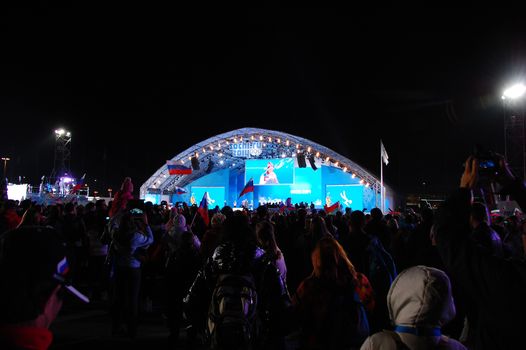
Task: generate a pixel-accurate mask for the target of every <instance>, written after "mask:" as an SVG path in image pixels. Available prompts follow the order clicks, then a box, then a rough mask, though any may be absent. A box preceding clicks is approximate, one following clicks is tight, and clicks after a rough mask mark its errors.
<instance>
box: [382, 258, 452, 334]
mask: <svg viewBox="0 0 526 350" xmlns="http://www.w3.org/2000/svg"><path fill="white" fill-rule="evenodd" d="M387 305H388V307H389V316H390V318H391V320H392V321H393V322H394V323H395V324H396V325H402V326H413V327H441V326H442V325H444V324H445V323H447V322H448V321H450V320H451V319H452V318H453V317H455V304H454V302H453V296H452V294H451V284H450V283H449V278H448V277H447V275H446V274H445V273H444V272H443V271H441V270H438V269H435V268H432V267H427V266H414V267H411V268H408V269H406V270H404V271H402V272H401V273H400V274H399V275H398V277H397V278H396V279H395V280H394V281H393V284H392V285H391V288H390V289H389V293H388V294H387Z"/></svg>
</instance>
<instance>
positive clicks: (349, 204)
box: [325, 185, 363, 210]
mask: <svg viewBox="0 0 526 350" xmlns="http://www.w3.org/2000/svg"><path fill="white" fill-rule="evenodd" d="M325 190H326V192H325V204H328V205H331V204H334V203H336V202H338V201H339V202H340V205H341V206H342V208H351V209H352V210H362V209H363V186H362V185H327V186H326V187H325Z"/></svg>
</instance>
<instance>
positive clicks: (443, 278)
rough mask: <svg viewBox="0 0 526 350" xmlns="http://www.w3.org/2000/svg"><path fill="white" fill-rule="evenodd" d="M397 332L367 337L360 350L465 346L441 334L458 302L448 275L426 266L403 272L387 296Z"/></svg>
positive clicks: (411, 268) (415, 349) (384, 332)
mask: <svg viewBox="0 0 526 350" xmlns="http://www.w3.org/2000/svg"><path fill="white" fill-rule="evenodd" d="M387 304H388V308H389V317H390V319H391V322H392V323H393V325H394V331H386V330H384V331H382V332H378V333H376V334H373V335H371V336H370V337H368V338H367V339H366V340H365V342H364V343H363V345H362V347H361V348H360V349H361V350H392V349H393V350H394V349H410V350H424V349H450V350H453V349H455V350H457V349H458V350H461V349H466V347H465V346H464V345H462V344H461V343H460V342H458V341H456V340H454V339H451V338H449V337H447V336H445V335H442V333H441V327H442V326H443V325H445V324H446V323H447V322H449V321H450V320H451V319H453V317H454V316H455V304H454V301H453V296H452V294H451V284H450V282H449V278H448V277H447V275H446V274H445V273H444V272H443V271H441V270H438V269H435V268H432V267H427V266H414V267H410V268H408V269H406V270H404V271H402V272H401V273H400V274H399V275H398V277H397V278H396V279H395V280H394V281H393V283H392V285H391V287H390V289H389V293H388V295H387Z"/></svg>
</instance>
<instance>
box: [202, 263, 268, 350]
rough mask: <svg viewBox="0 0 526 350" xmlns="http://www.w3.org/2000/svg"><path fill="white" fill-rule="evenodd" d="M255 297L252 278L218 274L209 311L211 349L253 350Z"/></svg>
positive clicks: (256, 335)
mask: <svg viewBox="0 0 526 350" xmlns="http://www.w3.org/2000/svg"><path fill="white" fill-rule="evenodd" d="M257 307H258V296H257V291H256V284H255V281H254V277H253V275H252V274H250V273H248V274H243V275H238V274H221V275H219V276H218V278H217V283H216V286H215V288H214V291H213V293H212V300H211V302H210V307H209V310H208V333H209V336H210V345H211V348H212V349H232V350H237V349H252V348H253V347H254V345H255V341H256V339H257V338H258V333H259V327H258V325H259V321H258V317H257Z"/></svg>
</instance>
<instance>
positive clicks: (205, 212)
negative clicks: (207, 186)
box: [197, 192, 210, 226]
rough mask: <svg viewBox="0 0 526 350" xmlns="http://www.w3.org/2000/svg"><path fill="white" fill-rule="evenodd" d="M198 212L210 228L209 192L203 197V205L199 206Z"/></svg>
mask: <svg viewBox="0 0 526 350" xmlns="http://www.w3.org/2000/svg"><path fill="white" fill-rule="evenodd" d="M197 212H198V213H199V215H201V217H202V218H203V221H204V222H205V224H206V226H208V225H209V224H210V218H209V217H208V192H205V194H204V195H203V199H201V204H199V208H197Z"/></svg>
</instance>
